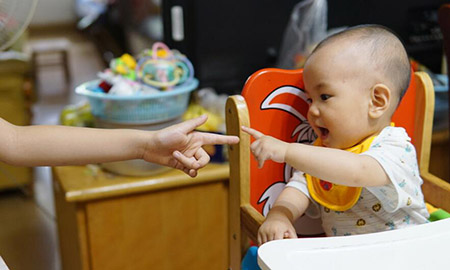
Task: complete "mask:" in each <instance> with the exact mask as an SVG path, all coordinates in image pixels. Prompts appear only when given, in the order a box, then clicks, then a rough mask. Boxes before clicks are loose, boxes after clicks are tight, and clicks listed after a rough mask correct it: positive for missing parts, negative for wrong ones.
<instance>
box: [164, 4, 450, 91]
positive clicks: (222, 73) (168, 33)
mask: <svg viewBox="0 0 450 270" xmlns="http://www.w3.org/2000/svg"><path fill="white" fill-rule="evenodd" d="M299 2H301V1H299V0H282V1H275V0H239V1H238V0H227V1H214V0H213V1H211V0H162V15H163V26H164V42H166V43H167V44H168V45H169V46H170V47H172V48H176V49H178V50H180V51H181V52H183V53H185V54H186V55H187V56H188V57H189V58H190V59H191V60H192V62H193V64H194V67H195V70H196V77H198V78H199V80H200V86H201V87H213V88H215V89H216V91H218V92H225V93H229V94H232V93H238V92H240V91H241V89H242V86H243V84H244V83H245V80H246V79H247V78H248V76H250V75H251V74H252V73H253V72H255V71H256V70H258V69H260V68H264V67H272V66H274V65H275V63H276V60H277V56H278V53H279V49H280V45H281V41H282V38H283V34H284V30H285V28H286V26H287V23H288V21H289V18H290V14H291V11H292V9H293V7H294V6H295V5H296V4H297V3H299ZM448 2H450V1H448V0H410V1H392V0H365V1H361V0H340V1H328V28H329V29H330V28H336V27H342V26H352V25H357V24H364V23H376V24H381V25H385V26H387V27H390V28H392V29H393V30H394V31H395V32H397V33H398V34H399V36H400V37H401V38H402V39H403V41H404V42H405V44H406V48H407V50H408V53H409V54H410V55H411V56H413V57H414V58H416V59H417V60H418V61H420V62H421V63H423V64H425V65H426V66H428V67H429V68H430V69H431V70H433V71H435V72H439V71H440V67H441V59H442V40H441V37H439V29H438V25H437V17H436V16H437V9H438V8H439V6H440V5H441V4H443V3H448ZM179 10H182V12H181V13H182V16H180V15H179V14H180V12H179ZM180 23H181V24H180ZM180 25H181V29H182V31H181V33H182V35H181V36H180ZM436 33H437V34H436Z"/></svg>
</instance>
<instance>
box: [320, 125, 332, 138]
mask: <svg viewBox="0 0 450 270" xmlns="http://www.w3.org/2000/svg"><path fill="white" fill-rule="evenodd" d="M319 130H320V137H321V138H322V139H324V138H326V137H327V136H328V133H330V132H329V131H328V129H326V128H323V127H319Z"/></svg>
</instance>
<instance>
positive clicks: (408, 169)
mask: <svg viewBox="0 0 450 270" xmlns="http://www.w3.org/2000/svg"><path fill="white" fill-rule="evenodd" d="M361 155H367V156H371V157H373V158H374V159H375V160H377V162H378V163H379V164H380V165H381V167H382V168H383V169H384V171H385V172H386V174H387V176H388V177H389V180H390V183H389V184H388V185H385V186H379V187H367V190H369V191H370V192H371V193H372V194H373V195H375V196H376V197H377V198H378V199H379V200H380V202H381V204H382V206H383V208H384V209H385V210H386V211H387V212H390V213H392V212H395V211H397V210H398V209H400V208H404V207H412V208H414V207H417V208H423V206H424V203H423V201H424V200H423V195H422V192H421V190H420V186H421V185H422V182H423V181H422V179H421V178H420V174H419V168H418V165H417V158H416V151H415V148H414V146H413V145H412V144H411V139H410V138H409V137H408V135H407V133H406V131H405V130H404V129H403V128H395V127H387V128H385V129H384V130H383V131H382V132H381V133H380V135H379V136H378V137H377V138H376V139H375V140H374V142H373V143H372V145H371V146H370V148H369V150H367V151H366V152H364V153H362V154H361Z"/></svg>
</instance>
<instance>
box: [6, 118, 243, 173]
mask: <svg viewBox="0 0 450 270" xmlns="http://www.w3.org/2000/svg"><path fill="white" fill-rule="evenodd" d="M206 120H207V116H206V115H202V116H200V117H197V118H194V119H191V120H188V121H185V122H183V123H180V124H177V125H173V126H170V127H167V128H164V129H161V130H157V131H143V130H135V129H95V128H81V127H67V126H44V125H42V126H39V125H37V126H16V125H13V124H11V123H9V122H7V121H5V120H3V119H2V118H0V161H2V162H5V163H8V164H10V165H15V166H63V165H84V164H89V163H102V162H110V161H120V160H128V159H143V160H146V161H148V162H153V163H157V164H161V165H164V166H169V167H173V168H176V169H179V170H181V171H183V172H185V173H186V174H188V175H189V176H191V177H195V176H196V175H197V171H198V170H199V169H200V168H202V167H204V166H205V165H206V164H208V162H209V161H210V157H209V155H208V154H207V153H206V151H205V150H204V149H203V146H204V145H210V144H236V143H238V142H239V138H238V137H236V136H225V135H219V134H213V133H206V132H196V131H195V128H197V127H198V126H200V125H202V124H204V123H205V122H206Z"/></svg>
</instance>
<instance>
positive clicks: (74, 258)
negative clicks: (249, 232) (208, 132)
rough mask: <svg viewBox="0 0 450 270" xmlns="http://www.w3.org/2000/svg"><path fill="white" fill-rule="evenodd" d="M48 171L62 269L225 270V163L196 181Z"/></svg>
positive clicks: (178, 176)
mask: <svg viewBox="0 0 450 270" xmlns="http://www.w3.org/2000/svg"><path fill="white" fill-rule="evenodd" d="M53 175H54V187H55V205H56V215H57V223H58V233H59V240H60V251H61V252H60V253H61V259H62V266H63V270H72V269H73V270H75V269H77V270H79V269H83V270H88V269H89V270H101V269H107V270H114V269H121V270H124V269H130V270H131V269H133V270H139V269H143V270H144V269H145V270H147V269H158V270H164V269H184V270H185V269H226V268H227V258H228V240H227V234H228V225H227V223H228V222H227V219H228V176H229V169H228V164H227V165H224V164H209V165H208V166H206V167H205V168H203V169H202V170H200V172H199V175H198V176H197V177H196V178H190V177H188V176H186V175H184V174H183V173H182V172H180V171H177V170H170V171H168V172H166V173H163V174H159V175H155V176H150V177H123V176H116V175H109V174H106V173H104V172H102V171H100V172H99V173H98V175H93V174H92V172H91V171H89V170H88V169H87V167H56V168H53Z"/></svg>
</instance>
